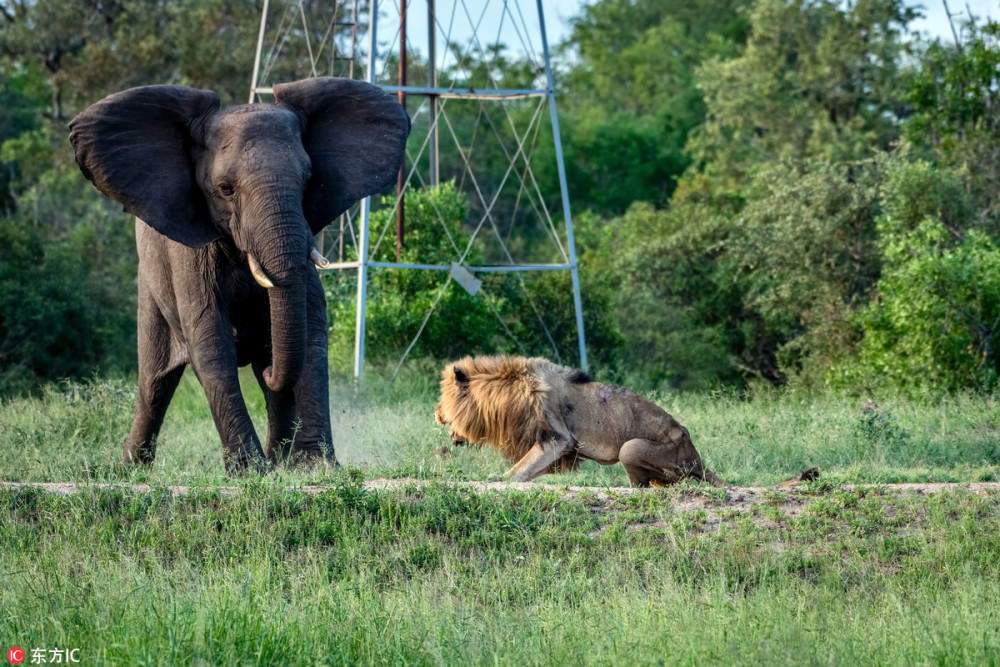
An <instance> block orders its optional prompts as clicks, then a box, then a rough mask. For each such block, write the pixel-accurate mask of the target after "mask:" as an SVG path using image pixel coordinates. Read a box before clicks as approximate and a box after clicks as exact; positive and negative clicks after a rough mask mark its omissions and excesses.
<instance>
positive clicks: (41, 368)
mask: <svg viewBox="0 0 1000 667" xmlns="http://www.w3.org/2000/svg"><path fill="white" fill-rule="evenodd" d="M80 250H81V246H80V245H77V244H74V243H72V242H69V241H64V242H59V243H43V241H42V238H41V237H40V235H39V233H38V230H37V228H35V227H34V226H32V225H31V224H30V223H28V222H26V221H24V220H20V219H11V218H8V219H6V220H4V221H3V224H0V395H6V394H16V393H20V392H24V391H29V390H33V389H37V388H38V385H39V383H41V382H45V381H53V380H61V379H63V378H83V377H87V376H90V375H92V374H93V373H95V372H96V371H97V370H98V367H101V368H102V370H105V371H112V372H113V371H121V370H123V369H125V368H128V367H129V366H131V365H133V363H134V362H132V361H131V356H132V355H133V354H134V352H132V351H131V350H132V348H133V347H134V337H133V335H129V330H130V329H131V330H132V331H134V324H132V325H131V326H130V324H129V320H128V319H127V317H128V316H127V315H126V314H125V313H126V312H128V311H123V310H121V309H119V307H118V304H117V303H115V302H114V301H112V300H109V299H110V298H111V297H113V296H114V287H113V286H109V285H107V284H105V283H103V281H101V279H100V277H99V276H98V275H97V274H96V272H92V271H91V270H90V267H89V266H88V265H87V263H86V262H85V261H84V259H83V257H81V255H80Z"/></svg>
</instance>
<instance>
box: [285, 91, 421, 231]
mask: <svg viewBox="0 0 1000 667" xmlns="http://www.w3.org/2000/svg"><path fill="white" fill-rule="evenodd" d="M274 97H275V99H276V100H277V101H278V103H279V104H282V105H284V106H287V107H291V108H293V109H295V110H297V111H299V112H300V113H302V114H303V115H304V116H305V129H304V131H303V135H302V143H303V146H304V147H305V149H306V153H308V154H309V158H310V159H311V160H312V178H311V179H310V181H309V184H308V186H307V187H306V193H305V198H304V201H303V212H304V213H305V216H306V220H308V221H309V226H310V227H311V228H312V230H313V233H319V231H320V230H321V229H323V228H324V227H326V226H327V225H328V224H329V223H330V221H331V220H333V219H334V218H335V217H337V216H338V215H340V214H341V213H343V212H344V211H346V210H347V209H348V208H349V207H350V206H351V204H353V203H354V202H356V201H358V200H359V199H362V198H363V197H367V196H368V195H371V194H374V193H376V192H380V191H381V190H384V189H386V188H387V187H389V186H390V185H391V184H392V183H393V182H395V180H396V175H397V174H398V173H399V165H400V163H401V162H402V161H403V153H404V152H405V151H406V137H407V135H408V134H409V133H410V118H409V116H407V115H406V110H405V109H403V107H402V106H401V105H400V104H399V102H397V101H396V99H395V98H394V97H392V96H390V95H389V94H388V93H386V92H384V91H382V90H381V89H380V88H377V87H375V86H373V85H371V84H367V83H364V82H362V81H353V80H351V79H338V78H333V77H320V78H315V79H305V80H304V81H296V82H294V83H284V84H278V85H275V86H274Z"/></svg>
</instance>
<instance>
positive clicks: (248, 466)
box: [222, 449, 271, 477]
mask: <svg viewBox="0 0 1000 667" xmlns="http://www.w3.org/2000/svg"><path fill="white" fill-rule="evenodd" d="M222 460H223V463H224V464H225V467H226V474H227V475H229V476H231V477H245V476H251V475H258V476H259V475H264V474H266V473H267V472H268V471H269V470H270V469H271V465H270V464H269V463H268V461H267V459H266V458H265V457H264V453H263V452H261V451H260V449H258V450H257V451H256V452H249V451H247V450H245V449H241V450H239V451H236V452H232V453H229V454H225V455H224V456H223V457H222Z"/></svg>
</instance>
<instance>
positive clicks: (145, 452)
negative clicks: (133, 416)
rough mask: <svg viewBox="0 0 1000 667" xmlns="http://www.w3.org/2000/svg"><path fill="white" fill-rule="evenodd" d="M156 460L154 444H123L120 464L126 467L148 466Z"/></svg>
mask: <svg viewBox="0 0 1000 667" xmlns="http://www.w3.org/2000/svg"><path fill="white" fill-rule="evenodd" d="M155 458H156V442H155V441H153V442H145V441H144V442H138V443H125V451H124V453H123V455H122V462H123V463H124V464H125V465H126V466H144V465H146V466H148V465H150V464H152V463H153V460H154V459H155Z"/></svg>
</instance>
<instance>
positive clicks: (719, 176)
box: [689, 0, 915, 190]
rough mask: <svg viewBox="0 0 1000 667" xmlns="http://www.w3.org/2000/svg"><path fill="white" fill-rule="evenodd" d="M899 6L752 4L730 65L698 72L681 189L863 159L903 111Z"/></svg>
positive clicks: (722, 62)
mask: <svg viewBox="0 0 1000 667" xmlns="http://www.w3.org/2000/svg"><path fill="white" fill-rule="evenodd" d="M914 17H915V12H914V10H913V9H910V8H907V7H905V6H904V4H903V2H902V0H859V1H858V2H854V3H850V4H848V5H847V6H844V5H843V4H842V3H839V2H835V1H833V0H796V1H794V2H789V1H787V0H757V2H756V3H755V4H754V6H753V9H752V10H751V12H750V22H751V36H750V38H749V40H748V41H747V46H746V49H745V50H744V52H743V53H742V54H741V55H740V56H739V57H737V58H731V59H723V58H715V59H713V60H711V61H709V62H708V63H706V64H705V65H704V66H703V67H702V68H701V70H700V71H699V85H700V88H701V90H702V91H703V93H704V95H705V101H706V105H707V108H708V111H707V115H706V121H705V123H704V125H702V126H701V127H700V128H699V129H698V130H697V132H695V133H694V135H693V137H692V141H691V144H690V146H689V149H690V150H691V151H692V153H693V155H694V157H695V159H696V164H695V167H694V169H693V170H692V172H691V174H689V179H690V180H692V181H694V182H695V183H700V184H701V187H711V188H720V187H721V188H729V189H733V190H738V189H739V187H740V184H741V183H742V182H743V180H744V179H745V178H746V176H747V175H748V174H749V173H750V172H751V171H752V170H753V169H754V168H755V167H757V166H759V165H762V164H767V163H774V162H777V161H779V160H824V161H827V162H830V163H833V164H836V163H846V162H854V161H858V160H863V159H867V158H870V157H872V156H873V155H874V154H876V153H877V152H880V151H885V150H887V149H889V148H890V146H891V145H892V142H893V141H894V140H895V139H896V138H897V137H898V120H899V118H900V116H901V115H902V114H903V112H904V111H905V109H904V106H905V105H904V99H905V95H904V89H903V82H904V77H903V76H902V75H903V74H904V66H903V64H902V63H903V60H902V55H903V54H904V53H905V48H906V43H905V42H904V41H903V38H902V35H903V30H904V29H905V27H906V25H907V23H908V22H909V21H911V20H912V19H913V18H914Z"/></svg>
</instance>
